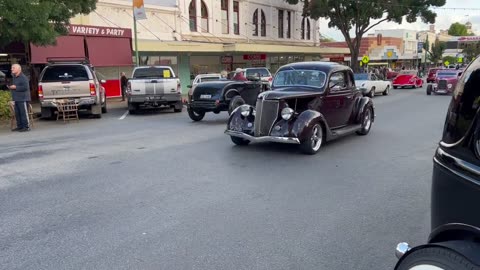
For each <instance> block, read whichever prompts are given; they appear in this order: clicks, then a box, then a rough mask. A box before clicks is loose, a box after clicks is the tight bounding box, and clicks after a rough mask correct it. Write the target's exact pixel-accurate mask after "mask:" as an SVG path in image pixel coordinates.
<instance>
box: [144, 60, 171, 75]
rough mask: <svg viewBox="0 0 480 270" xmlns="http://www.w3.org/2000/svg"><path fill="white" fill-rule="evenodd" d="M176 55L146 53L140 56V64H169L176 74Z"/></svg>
mask: <svg viewBox="0 0 480 270" xmlns="http://www.w3.org/2000/svg"><path fill="white" fill-rule="evenodd" d="M177 61H178V60H177V57H176V56H159V55H148V56H141V57H140V65H141V66H170V67H171V68H172V69H173V71H175V73H177V74H178V62H177Z"/></svg>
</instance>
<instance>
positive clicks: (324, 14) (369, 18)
mask: <svg viewBox="0 0 480 270" xmlns="http://www.w3.org/2000/svg"><path fill="white" fill-rule="evenodd" d="M285 1H287V2H288V3H289V4H298V3H300V2H303V4H304V9H303V16H310V17H312V18H313V19H318V18H325V19H327V20H329V22H328V26H329V27H335V28H337V29H339V30H340V31H341V32H342V34H343V36H344V37H345V41H346V43H347V45H348V48H349V49H350V53H351V56H352V68H353V69H354V70H358V67H359V64H358V60H357V59H358V56H359V49H360V43H361V40H362V37H363V35H364V34H365V33H367V32H368V31H369V30H371V29H372V28H373V27H375V26H377V25H379V24H381V23H382V22H385V21H390V22H395V23H398V24H401V23H402V22H404V21H406V22H408V23H413V22H416V21H417V18H420V19H421V20H422V21H423V22H424V23H435V18H436V16H437V14H436V13H435V12H433V11H431V10H430V9H429V8H430V7H440V6H443V5H445V0H396V1H385V0H285ZM377 20H378V21H377ZM351 30H353V31H354V36H353V37H352V36H351V35H350V31H351Z"/></svg>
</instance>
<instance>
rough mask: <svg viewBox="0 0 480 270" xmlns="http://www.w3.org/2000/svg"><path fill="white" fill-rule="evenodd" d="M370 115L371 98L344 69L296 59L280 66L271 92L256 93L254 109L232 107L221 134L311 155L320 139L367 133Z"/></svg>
mask: <svg viewBox="0 0 480 270" xmlns="http://www.w3.org/2000/svg"><path fill="white" fill-rule="evenodd" d="M374 117H375V113H374V106H373V102H372V99H371V98H369V97H364V96H363V94H362V93H361V92H360V91H359V90H358V89H357V88H356V87H355V80H354V77H353V72H352V70H351V69H350V68H349V67H346V66H343V65H339V64H336V63H329V62H300V63H293V64H288V65H286V66H283V67H281V68H280V69H279V70H278V71H277V73H276V75H275V78H274V79H273V84H272V90H271V91H266V92H263V93H262V94H260V95H259V96H258V99H257V102H256V106H255V107H253V106H252V105H242V106H240V107H238V108H237V109H236V110H235V111H233V112H232V114H231V115H230V119H229V121H228V125H227V129H226V131H225V133H226V134H227V135H229V136H230V137H231V140H232V141H233V143H235V144H237V145H247V144H249V143H250V142H279V143H290V144H298V145H300V149H301V150H302V151H303V152H304V153H306V154H315V153H317V152H318V151H319V149H320V146H321V145H322V144H323V143H324V142H325V141H329V140H333V139H335V138H338V137H340V136H344V135H347V134H351V133H357V134H359V135H366V134H368V133H369V131H370V128H371V127H372V124H373V121H374Z"/></svg>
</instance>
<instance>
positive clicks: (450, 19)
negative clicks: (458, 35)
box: [320, 0, 480, 41]
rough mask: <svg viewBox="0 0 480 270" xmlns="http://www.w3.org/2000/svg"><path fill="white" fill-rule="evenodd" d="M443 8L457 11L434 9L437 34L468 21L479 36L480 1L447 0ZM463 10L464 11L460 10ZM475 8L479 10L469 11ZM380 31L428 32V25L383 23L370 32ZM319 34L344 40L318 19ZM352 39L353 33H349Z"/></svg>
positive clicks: (338, 33) (338, 32)
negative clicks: (456, 23)
mask: <svg viewBox="0 0 480 270" xmlns="http://www.w3.org/2000/svg"><path fill="white" fill-rule="evenodd" d="M443 7H444V8H458V9H457V10H441V9H436V10H435V12H436V13H437V18H436V20H435V29H436V30H437V32H438V31H439V30H442V29H448V28H449V27H450V25H451V24H452V23H454V22H460V23H466V22H467V21H470V22H471V23H472V24H473V26H472V28H473V32H474V33H475V34H477V35H480V0H447V3H446V4H445V6H443ZM460 8H465V9H466V10H463V9H462V10H460ZM472 8H477V9H479V10H471V9H472ZM381 29H409V30H417V31H422V30H428V24H424V23H422V22H421V20H418V21H417V22H416V23H412V24H410V23H407V22H405V21H404V22H403V23H402V24H401V25H398V24H396V23H387V22H383V23H381V24H379V25H378V26H376V27H374V28H373V29H372V30H371V31H370V32H372V33H373V32H374V31H375V30H381ZM320 33H322V35H325V36H327V37H330V38H333V39H335V40H338V41H343V40H345V39H344V37H343V35H342V33H341V32H340V31H339V30H338V29H335V28H328V21H326V20H324V19H320ZM350 35H352V37H353V35H354V34H353V33H350Z"/></svg>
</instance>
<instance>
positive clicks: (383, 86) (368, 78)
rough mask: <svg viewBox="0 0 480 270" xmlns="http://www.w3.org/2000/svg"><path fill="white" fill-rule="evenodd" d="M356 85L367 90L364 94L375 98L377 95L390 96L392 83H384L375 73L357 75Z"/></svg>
mask: <svg viewBox="0 0 480 270" xmlns="http://www.w3.org/2000/svg"><path fill="white" fill-rule="evenodd" d="M354 76H355V85H356V86H358V87H360V88H362V89H365V92H364V94H365V95H367V96H369V97H371V98H373V97H374V96H375V95H376V94H383V95H384V96H386V95H388V93H389V91H390V88H391V83H390V81H384V80H382V79H381V78H379V77H377V76H376V75H375V74H373V73H356V74H354Z"/></svg>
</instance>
